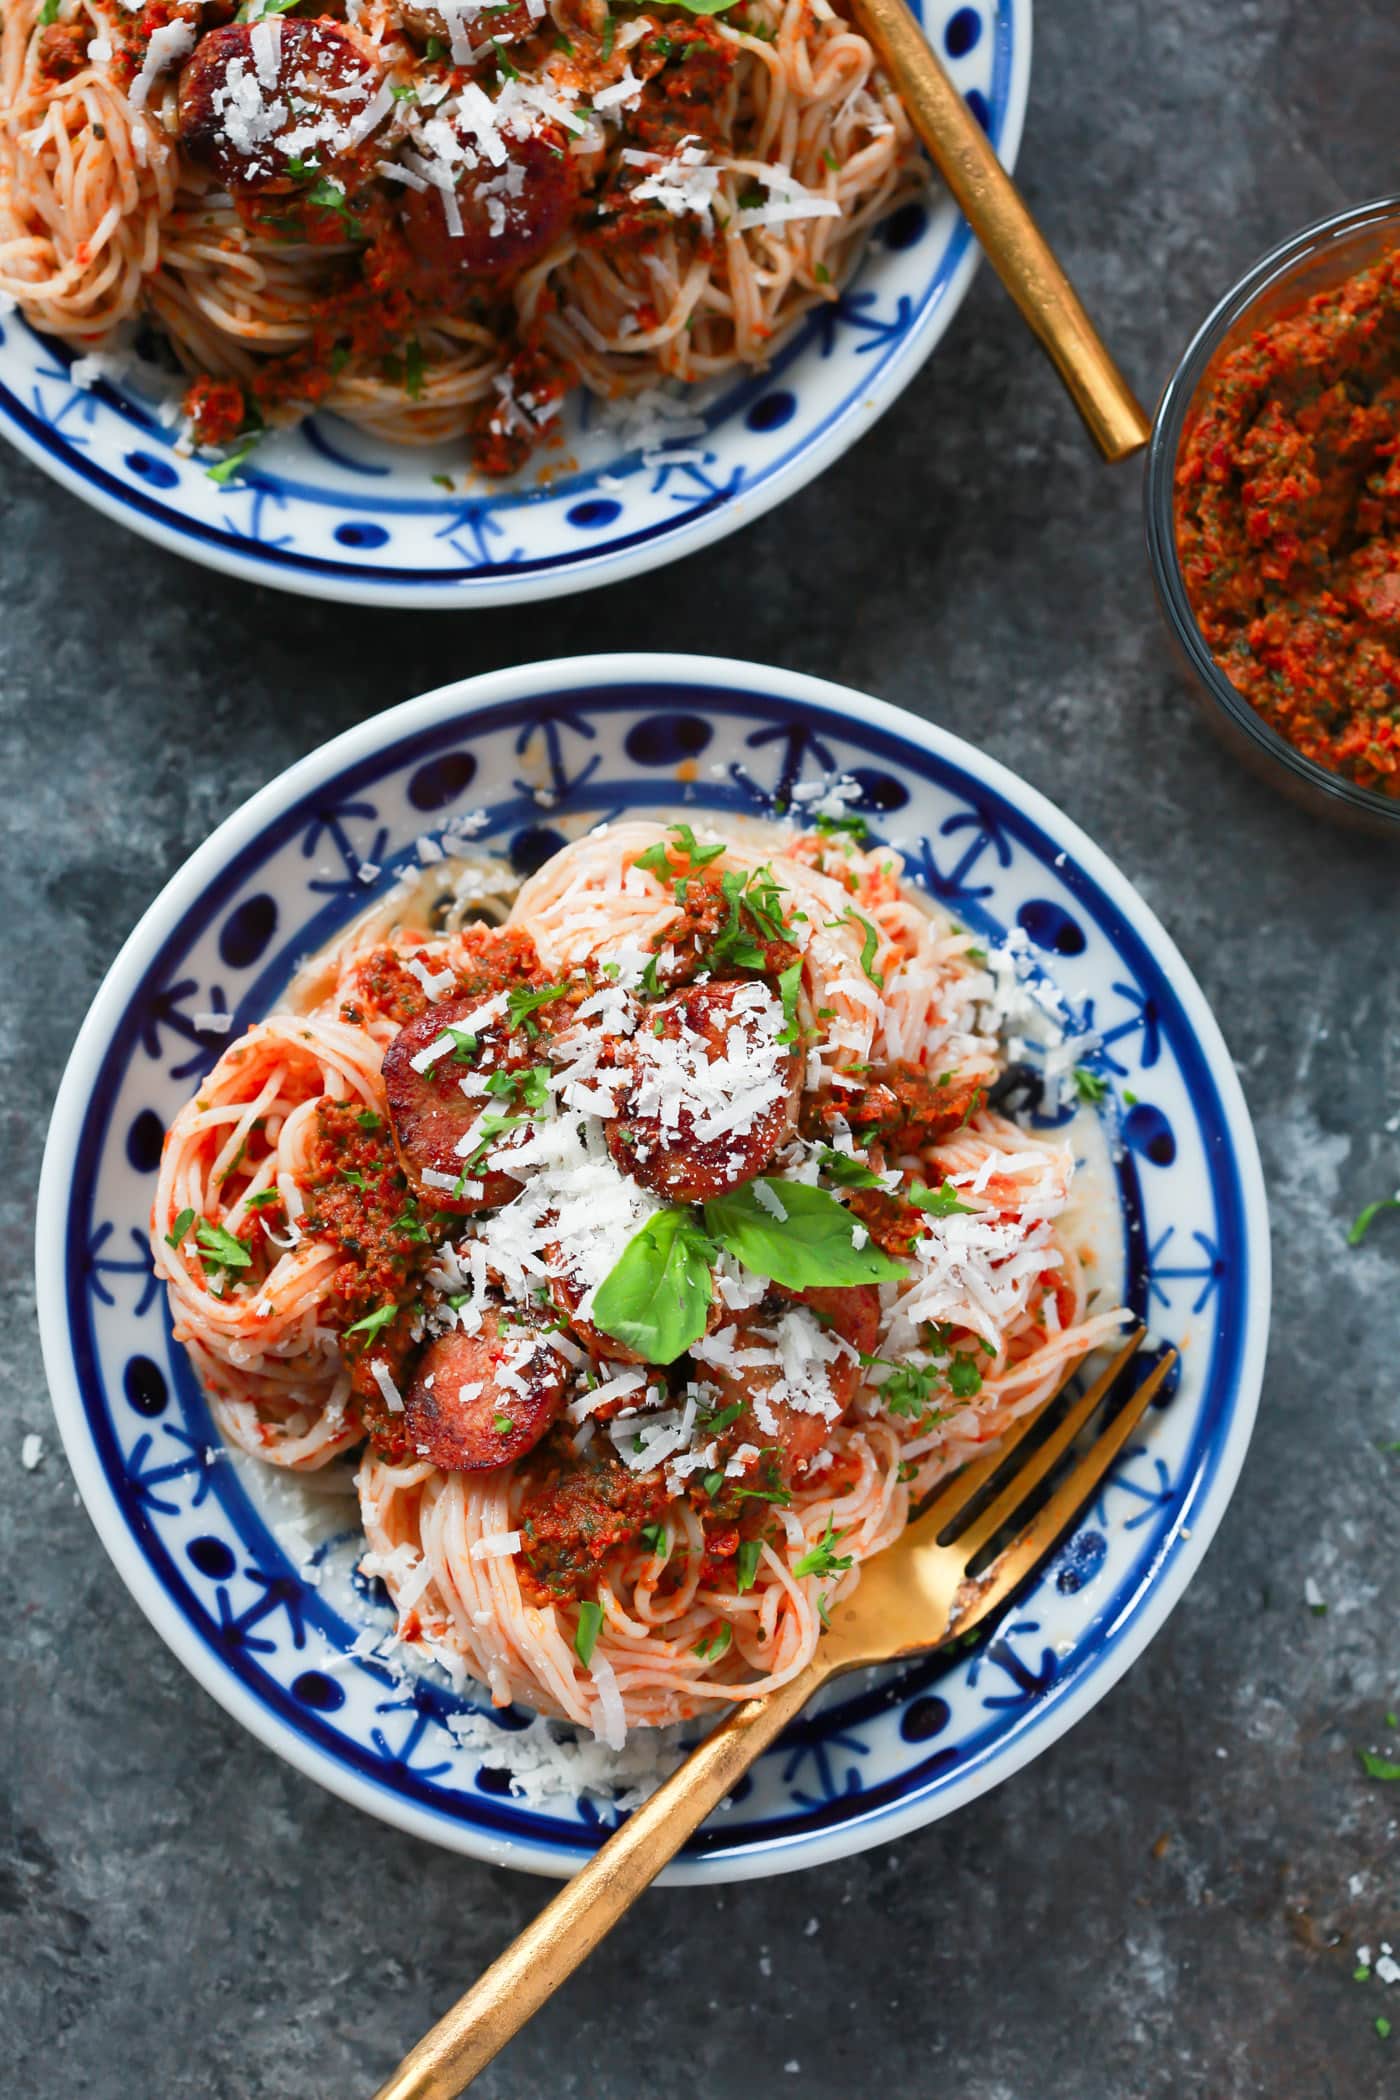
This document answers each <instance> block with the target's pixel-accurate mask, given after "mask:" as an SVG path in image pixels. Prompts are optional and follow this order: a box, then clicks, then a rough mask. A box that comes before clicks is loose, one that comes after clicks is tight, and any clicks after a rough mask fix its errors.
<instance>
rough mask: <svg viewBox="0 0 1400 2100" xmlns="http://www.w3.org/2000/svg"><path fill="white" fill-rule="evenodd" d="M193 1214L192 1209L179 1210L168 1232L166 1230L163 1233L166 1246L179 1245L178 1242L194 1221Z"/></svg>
mask: <svg viewBox="0 0 1400 2100" xmlns="http://www.w3.org/2000/svg"><path fill="white" fill-rule="evenodd" d="M195 1215H196V1213H195V1212H194V1211H192V1210H182V1211H181V1213H180V1215H179V1217H178V1218H177V1219H176V1220H175V1223H174V1224H173V1225H172V1226H171V1228H170V1230H169V1232H167V1233H166V1235H165V1244H166V1246H167V1247H178V1246H179V1245H180V1242H181V1241H182V1240H183V1239H184V1237H185V1234H186V1233H187V1232H188V1231H189V1229H190V1227H191V1225H193V1223H194V1221H195Z"/></svg>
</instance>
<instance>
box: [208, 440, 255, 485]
mask: <svg viewBox="0 0 1400 2100" xmlns="http://www.w3.org/2000/svg"><path fill="white" fill-rule="evenodd" d="M257 442H258V440H257V438H256V437H250V438H246V439H245V440H244V442H243V443H242V444H241V445H240V446H239V448H238V450H237V451H236V452H230V454H229V455H228V458H227V459H221V460H219V461H218V462H217V464H216V465H214V466H212V467H206V468H205V470H204V471H205V473H206V474H207V475H208V476H209V479H210V480H211V481H216V482H217V483H218V484H219V487H220V488H222V487H223V486H224V484H225V483H226V482H229V481H234V480H236V479H237V477H238V475H239V473H240V472H241V471H242V469H243V467H244V465H245V464H246V462H247V460H248V458H249V455H250V454H251V453H252V452H253V450H254V448H255V447H256V445H257Z"/></svg>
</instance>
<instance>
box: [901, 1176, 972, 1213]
mask: <svg viewBox="0 0 1400 2100" xmlns="http://www.w3.org/2000/svg"><path fill="white" fill-rule="evenodd" d="M909 1201H910V1202H911V1203H912V1204H913V1206H914V1208H915V1210H922V1211H927V1213H928V1215H929V1216H930V1217H931V1218H951V1217H953V1216H954V1215H955V1214H957V1213H959V1212H960V1213H961V1214H962V1215H963V1216H964V1217H969V1218H970V1217H973V1216H975V1215H976V1206H975V1205H974V1204H971V1203H959V1201H958V1192H957V1190H956V1189H955V1188H954V1187H953V1184H952V1182H951V1181H945V1182H944V1183H943V1185H942V1187H941V1188H936V1189H930V1188H925V1186H924V1184H923V1182H922V1181H916V1182H915V1183H914V1185H913V1187H912V1188H911V1189H910V1191H909Z"/></svg>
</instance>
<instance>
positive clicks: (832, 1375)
mask: <svg viewBox="0 0 1400 2100" xmlns="http://www.w3.org/2000/svg"><path fill="white" fill-rule="evenodd" d="M778 1295H779V1296H780V1297H782V1298H785V1299H787V1300H788V1301H789V1302H790V1303H796V1304H800V1305H806V1306H808V1307H809V1308H810V1309H811V1311H812V1312H814V1313H815V1314H816V1316H817V1318H818V1319H819V1320H820V1321H821V1322H822V1324H823V1326H829V1327H830V1328H831V1329H832V1330H833V1331H834V1332H835V1333H836V1334H838V1335H839V1336H840V1337H841V1339H842V1341H844V1342H849V1343H850V1345H851V1348H852V1349H854V1350H856V1351H858V1352H859V1353H860V1355H865V1356H871V1355H873V1354H874V1353H875V1345H876V1342H877V1341H878V1340H879V1335H880V1293H879V1291H878V1290H877V1289H876V1288H875V1286H874V1284H853V1285H851V1286H849V1287H843V1288H841V1289H835V1290H811V1291H788V1290H783V1289H781V1287H780V1288H779V1292H778ZM778 1317H780V1314H779V1312H778V1309H777V1308H776V1307H774V1306H770V1307H769V1308H768V1310H767V1311H766V1312H764V1311H754V1312H748V1313H741V1314H740V1315H739V1317H738V1319H736V1321H735V1322H734V1326H735V1328H736V1330H737V1340H738V1345H739V1348H740V1350H741V1351H743V1352H748V1351H751V1350H755V1349H758V1348H761V1347H762V1346H763V1343H764V1332H763V1330H764V1329H765V1328H766V1329H768V1330H769V1331H770V1332H771V1329H772V1327H773V1323H774V1321H775V1319H777V1318H778ZM825 1369H826V1376H827V1383H828V1385H829V1386H830V1388H831V1397H832V1399H833V1400H834V1401H835V1402H836V1404H837V1406H838V1408H839V1409H840V1411H841V1414H844V1413H845V1411H846V1409H847V1408H848V1407H849V1406H850V1404H851V1402H852V1400H853V1399H854V1398H855V1395H856V1391H857V1389H858V1387H859V1385H860V1382H861V1378H862V1376H863V1375H864V1374H863V1366H862V1365H861V1363H860V1362H859V1360H858V1357H857V1356H851V1355H848V1354H846V1353H845V1352H843V1353H842V1354H841V1355H840V1356H838V1357H835V1358H833V1359H832V1360H831V1361H830V1362H828V1363H827V1364H826V1366H825ZM707 1375H708V1376H709V1377H711V1378H712V1379H713V1380H714V1381H715V1383H716V1384H717V1385H718V1387H719V1393H720V1398H719V1403H718V1404H719V1406H720V1408H721V1409H722V1408H725V1407H730V1406H733V1405H734V1404H735V1403H738V1404H739V1406H740V1410H741V1411H740V1413H739V1414H738V1416H737V1417H736V1418H735V1420H734V1421H733V1422H732V1423H731V1424H730V1426H729V1427H728V1428H727V1429H726V1430H725V1432H724V1449H725V1451H726V1452H728V1453H732V1452H734V1451H737V1450H738V1449H739V1447H740V1446H741V1445H743V1444H756V1445H757V1446H758V1448H759V1450H760V1451H762V1452H763V1453H764V1454H765V1456H766V1455H767V1454H768V1453H770V1452H776V1456H777V1467H778V1473H779V1476H780V1477H781V1479H782V1480H783V1481H785V1482H786V1483H788V1484H789V1485H790V1484H791V1483H792V1482H793V1481H800V1480H801V1479H802V1477H803V1475H804V1474H805V1473H806V1472H807V1471H808V1470H809V1468H810V1467H811V1464H812V1461H813V1460H814V1459H815V1458H816V1456H817V1454H818V1452H820V1451H821V1450H822V1449H823V1448H824V1446H825V1444H826V1442H827V1439H828V1437H829V1436H830V1435H831V1432H832V1430H833V1429H834V1428H835V1426H836V1423H837V1422H838V1421H839V1420H840V1418H841V1417H840V1415H839V1414H838V1415H827V1414H823V1413H820V1412H818V1411H814V1410H810V1409H807V1408H800V1407H794V1406H793V1405H792V1403H791V1402H790V1401H787V1400H780V1399H777V1398H776V1397H775V1388H776V1387H778V1386H779V1385H780V1383H781V1381H782V1373H781V1371H780V1370H779V1368H778V1366H777V1365H776V1364H771V1365H770V1364H744V1365H742V1366H741V1367H740V1368H739V1369H738V1370H727V1369H725V1368H723V1367H722V1366H720V1367H715V1368H713V1369H710V1368H708V1367H707ZM760 1398H762V1400H763V1402H764V1410H763V1413H764V1416H768V1417H772V1419H773V1421H775V1422H776V1425H777V1426H776V1428H774V1427H771V1426H770V1424H769V1422H768V1421H767V1420H765V1419H762V1418H761V1417H760V1414H759V1411H758V1406H757V1402H758V1400H759V1399H760Z"/></svg>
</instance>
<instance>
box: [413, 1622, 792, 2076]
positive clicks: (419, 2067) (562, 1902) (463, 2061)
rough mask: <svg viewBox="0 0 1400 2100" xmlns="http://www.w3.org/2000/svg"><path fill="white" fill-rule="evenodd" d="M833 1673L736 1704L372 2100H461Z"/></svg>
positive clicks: (510, 1946)
mask: <svg viewBox="0 0 1400 2100" xmlns="http://www.w3.org/2000/svg"><path fill="white" fill-rule="evenodd" d="M829 1675H830V1668H829V1666H828V1665H827V1664H826V1663H825V1662H824V1661H823V1660H822V1658H821V1657H820V1655H819V1656H818V1657H817V1658H816V1659H815V1660H814V1661H812V1662H810V1663H809V1664H808V1665H807V1667H806V1669H805V1670H803V1671H802V1672H801V1673H800V1674H799V1675H798V1676H796V1677H794V1678H792V1679H791V1680H790V1682H789V1683H787V1684H784V1685H780V1686H779V1688H778V1690H777V1691H775V1692H770V1693H769V1695H768V1696H767V1698H765V1699H748V1700H746V1701H745V1702H744V1704H743V1705H742V1706H736V1707H735V1708H734V1710H733V1712H732V1713H730V1714H729V1715H728V1716H727V1717H726V1718H725V1719H724V1720H723V1721H721V1722H720V1724H719V1726H718V1727H717V1728H716V1729H714V1731H713V1732H712V1733H711V1734H710V1735H708V1736H706V1738H705V1740H704V1741H703V1742H702V1743H700V1744H698V1745H697V1747H696V1748H695V1749H694V1750H692V1751H691V1753H690V1755H689V1757H688V1758H687V1759H686V1761H685V1763H684V1764H683V1765H681V1766H680V1767H679V1769H678V1770H677V1771H675V1772H673V1773H672V1774H671V1777H670V1778H669V1779H668V1780H667V1781H666V1783H665V1785H664V1786H661V1787H659V1788H658V1789H657V1791H656V1792H655V1793H654V1794H653V1795H652V1796H651V1798H650V1800H648V1801H645V1802H643V1804H642V1806H641V1807H640V1808H639V1809H636V1810H635V1811H634V1812H633V1814H632V1815H630V1816H629V1817H628V1818H627V1821H626V1822H625V1823H622V1824H620V1825H619V1827H618V1828H617V1830H615V1831H614V1833H613V1835H612V1836H611V1837H610V1838H609V1839H608V1841H607V1843H606V1844H605V1845H604V1846H602V1847H601V1849H600V1850H599V1851H597V1852H595V1853H594V1855H593V1857H592V1858H591V1859H590V1860H588V1861H587V1863H586V1864H585V1865H584V1866H582V1867H580V1868H579V1871H578V1872H577V1874H575V1875H574V1877H573V1879H572V1881H569V1882H566V1883H565V1885H564V1887H563V1888H562V1889H561V1890H560V1891H559V1894H558V1895H557V1896H555V1897H554V1899H553V1901H552V1902H549V1903H547V1904H546V1905H545V1907H544V1909H543V1910H542V1911H541V1912H540V1913H539V1916H538V1917H536V1918H534V1919H533V1920H532V1921H531V1923H530V1924H528V1925H527V1926H526V1927H525V1930H524V1931H523V1932H522V1933H519V1934H518V1935H517V1937H516V1938H515V1939H514V1940H512V1942H511V1944H510V1945H509V1947H507V1948H506V1950H505V1953H504V1954H502V1955H500V1956H498V1957H497V1959H496V1960H495V1961H493V1962H492V1964H491V1966H490V1968H489V1969H488V1970H487V1971H486V1973H485V1974H484V1975H483V1976H480V1977H478V1979H477V1981H476V1982H475V1983H474V1984H473V1985H472V1987H471V1989H470V1990H469V1991H468V1992H467V1993H466V1995H465V1996H464V1997H461V1998H459V1999H458V2000H457V2003H456V2004H455V2005H454V2006H453V2007H452V2010H451V2011H450V2012H447V2013H444V2014H443V2016H442V2018H441V2019H440V2020H439V2021H438V2023H437V2025H436V2026H435V2027H433V2028H430V2029H429V2031H428V2033H427V2034H425V2035H424V2037H423V2039H422V2041H421V2042H419V2043H418V2045H417V2046H416V2048H413V2049H411V2050H410V2051H409V2053H408V2055H407V2056H406V2057H405V2058H404V2060H403V2062H402V2063H401V2064H400V2065H399V2067H398V2069H397V2071H395V2072H394V2073H393V2075H392V2076H391V2077H390V2078H389V2079H388V2080H387V2081H386V2082H385V2083H384V2084H383V2085H382V2086H380V2088H379V2091H378V2092H377V2093H376V2094H375V2096H374V2100H454V2096H455V2095H456V2094H458V2093H460V2092H462V2091H463V2090H464V2088H465V2087H467V2086H468V2085H470V2084H471V2082H472V2080H473V2079H474V2078H475V2077H476V2075H477V2072H478V2071H481V2070H483V2069H484V2068H485V2066H486V2065H487V2064H489V2063H490V2061H491V2059H492V2057H493V2056H494V2055H495V2054H496V2052H497V2050H499V2049H502V2048H504V2046H505V2044H506V2043H507V2042H508V2041H509V2040H510V2039H511V2037H512V2035H515V2034H518V2033H519V2031H520V2029H521V2028H522V2027H523V2026H524V2025H525V2023H526V2021H527V2020H528V2019H530V2018H531V2016H532V2015H533V2014H534V2013H536V2012H538V2011H539V2009H540V2007H541V2006H542V2005H543V2004H544V2002H545V2000H546V1999H547V1998H549V1997H552V1996H553V1994H554V1992H555V1991H556V1990H558V1988H559V1986H560V1984H561V1983H563V1981H564V1980H565V1978H566V1977H568V1976H571V1975H572V1974H573V1972H574V1970H575V1969H576V1968H578V1967H579V1965H580V1964H581V1963H582V1962H584V1961H586V1960H587V1958H588V1956H589V1955H590V1954H591V1953H592V1952H593V1949H594V1948H595V1947H596V1946H597V1944H598V1942H599V1940H601V1939H602V1937H603V1935H604V1933H606V1932H609V1931H611V1929H612V1927H613V1926H614V1925H615V1924H616V1923H617V1921H618V1919H619V1918H620V1917H621V1916H622V1914H623V1912H624V1911H625V1910H627V1909H628V1908H629V1907H630V1906H631V1904H632V1903H633V1902H635V1900H636V1898H637V1897H638V1896H640V1894H641V1893H642V1890H643V1889H644V1888H646V1887H647V1885H648V1884H649V1883H650V1882H652V1881H654V1880H655V1878H656V1876H657V1875H658V1874H659V1873H660V1872H661V1869H662V1868H663V1867H664V1866H665V1865H666V1862H667V1861H668V1860H669V1859H671V1858H672V1857H673V1855H674V1854H675V1853H677V1852H678V1851H679V1850H680V1848H681V1846H682V1845H683V1844H684V1843H685V1841H686V1839H687V1838H688V1837H689V1836H690V1835H691V1833H692V1832H693V1831H695V1830H697V1829H698V1828H699V1826H700V1824H701V1823H703V1822H704V1820H705V1818H706V1816H707V1815H708V1814H709V1813H710V1811H711V1809H713V1808H716V1807H718V1805H719V1803H720V1802H721V1801H722V1800H723V1799H724V1797H725V1795H726V1794H728V1793H729V1792H730V1791H731V1790H732V1788H733V1787H734V1786H735V1785H736V1784H737V1782H738V1781H739V1780H740V1779H741V1778H742V1777H743V1775H744V1773H745V1772H746V1771H747V1770H748V1768H749V1766H750V1765H751V1764H752V1763H753V1761H754V1759H755V1758H756V1757H758V1756H759V1755H760V1754H761V1753H762V1752H763V1751H764V1750H766V1749H767V1748H768V1745H769V1744H770V1743H771V1742H772V1741H773V1740H774V1738H775V1737H776V1736H778V1735H779V1734H781V1732H782V1730H783V1729H784V1728H785V1727H786V1726H787V1724H788V1722H789V1721H790V1720H791V1719H792V1718H793V1716H794V1715H795V1714H797V1713H800V1712H801V1710H802V1708H803V1707H804V1706H805V1705H806V1703H807V1701H808V1700H809V1699H810V1698H811V1696H812V1694H813V1693H814V1692H815V1691H816V1690H817V1688H818V1686H819V1685H821V1684H822V1683H823V1682H824V1681H825V1679H826V1678H827V1677H828V1676H829Z"/></svg>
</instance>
